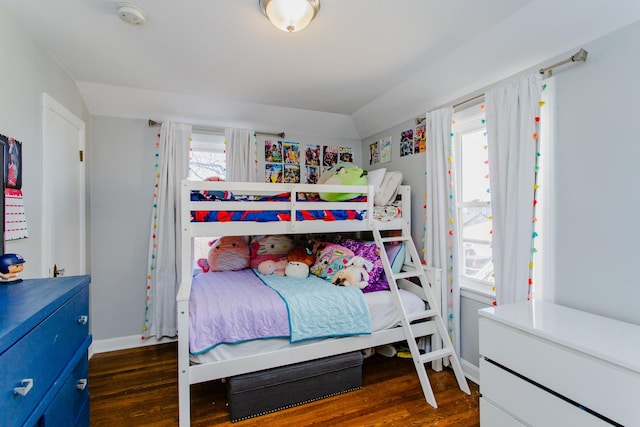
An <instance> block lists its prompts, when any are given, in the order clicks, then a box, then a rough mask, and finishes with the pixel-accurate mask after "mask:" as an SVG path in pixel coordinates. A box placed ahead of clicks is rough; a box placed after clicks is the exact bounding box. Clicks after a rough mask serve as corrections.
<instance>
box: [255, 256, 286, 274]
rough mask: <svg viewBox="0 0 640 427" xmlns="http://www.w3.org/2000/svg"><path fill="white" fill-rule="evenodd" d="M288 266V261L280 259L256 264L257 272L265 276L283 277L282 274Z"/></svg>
mask: <svg viewBox="0 0 640 427" xmlns="http://www.w3.org/2000/svg"><path fill="white" fill-rule="evenodd" d="M288 264H289V261H288V260H287V259H286V258H282V259H281V260H279V261H274V260H271V259H269V260H267V261H262V262H261V263H260V264H258V272H259V273H260V274H264V275H265V276H268V275H270V274H276V275H278V276H284V272H285V270H286V268H287V265H288Z"/></svg>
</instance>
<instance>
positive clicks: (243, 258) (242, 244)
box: [198, 236, 249, 273]
mask: <svg viewBox="0 0 640 427" xmlns="http://www.w3.org/2000/svg"><path fill="white" fill-rule="evenodd" d="M209 245H210V246H211V249H209V254H208V255H207V259H204V258H201V259H199V260H198V266H199V267H200V268H202V271H203V272H205V273H206V272H207V271H209V270H211V271H229V270H242V269H245V268H247V267H249V245H248V244H247V242H246V241H245V238H244V237H242V236H224V237H221V238H219V239H217V240H214V241H212V242H211V243H210V244H209Z"/></svg>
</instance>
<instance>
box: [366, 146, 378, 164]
mask: <svg viewBox="0 0 640 427" xmlns="http://www.w3.org/2000/svg"><path fill="white" fill-rule="evenodd" d="M379 154H380V153H379V147H378V141H375V142H372V143H371V144H369V164H370V165H377V164H378V163H379V162H380V158H379V157H378V156H379Z"/></svg>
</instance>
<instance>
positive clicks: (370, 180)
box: [367, 168, 387, 192]
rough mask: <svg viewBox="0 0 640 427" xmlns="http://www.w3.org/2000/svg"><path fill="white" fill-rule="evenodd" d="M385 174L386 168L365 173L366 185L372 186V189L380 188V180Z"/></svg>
mask: <svg viewBox="0 0 640 427" xmlns="http://www.w3.org/2000/svg"><path fill="white" fill-rule="evenodd" d="M386 172H387V168H380V169H374V170H372V171H367V184H368V185H373V188H374V189H376V192H377V189H378V188H380V186H381V185H382V180H383V179H384V174H385V173H386Z"/></svg>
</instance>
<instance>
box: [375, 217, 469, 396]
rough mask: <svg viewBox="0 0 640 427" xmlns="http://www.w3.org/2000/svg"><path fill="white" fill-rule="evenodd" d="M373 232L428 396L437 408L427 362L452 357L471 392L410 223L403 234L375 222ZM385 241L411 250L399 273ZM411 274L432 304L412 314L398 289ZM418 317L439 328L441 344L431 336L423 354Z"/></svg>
mask: <svg viewBox="0 0 640 427" xmlns="http://www.w3.org/2000/svg"><path fill="white" fill-rule="evenodd" d="M373 236H374V239H375V242H376V245H377V246H378V250H379V252H380V259H381V260H382V264H383V265H384V271H385V273H386V275H387V280H388V282H389V287H390V289H391V294H392V296H393V300H394V302H395V304H396V307H397V309H398V311H399V313H400V319H401V320H400V322H401V326H402V329H403V331H404V335H405V338H406V340H407V343H408V345H409V350H410V351H411V357H412V359H413V363H414V365H415V367H416V371H417V372H418V377H419V378H420V384H421V385H422V391H423V393H424V397H425V399H426V400H427V402H428V403H429V404H430V405H431V406H433V407H434V408H437V407H438V405H437V404H436V398H435V396H434V394H433V390H432V389H431V383H430V382H429V377H428V376H427V368H426V364H427V363H429V362H433V361H437V360H439V359H445V360H446V358H448V359H449V362H450V364H451V368H452V369H453V372H454V373H455V376H456V380H457V381H458V386H459V387H460V390H462V391H464V392H465V393H467V394H471V390H469V384H467V379H466V378H465V376H464V373H463V372H462V367H461V366H460V361H459V360H458V356H457V355H456V352H455V350H454V348H453V343H452V342H451V340H450V339H449V335H448V334H447V330H446V327H445V324H444V320H443V319H442V315H441V314H440V310H439V308H438V307H439V305H438V304H437V302H436V301H435V298H434V296H433V292H431V286H430V285H429V281H428V280H427V276H426V273H425V271H424V268H423V266H422V263H421V262H420V257H419V255H418V251H417V250H416V246H415V244H414V243H413V239H412V238H411V233H410V232H409V227H408V225H407V224H406V223H403V224H402V235H400V236H391V237H382V235H381V234H380V231H379V230H378V228H377V227H376V225H375V224H374V226H373ZM386 242H401V243H404V245H405V250H406V251H407V254H408V258H407V259H406V260H405V265H404V267H403V270H404V271H401V272H400V273H393V271H392V269H391V263H390V262H389V258H388V256H387V252H386V251H385V249H384V243H386ZM409 278H417V279H419V280H420V288H421V289H422V293H423V294H424V295H421V297H422V299H423V300H425V301H426V302H427V303H428V304H429V308H428V309H425V310H424V311H422V312H419V313H412V314H411V315H407V312H406V311H405V309H404V305H403V304H402V300H401V299H400V293H399V290H398V287H399V284H398V281H399V280H402V279H409ZM416 321H430V322H432V323H433V324H434V325H435V328H436V333H435V334H434V336H435V339H437V340H438V341H439V342H441V343H442V346H440V345H437V346H433V342H434V340H432V348H431V349H430V350H431V351H430V352H428V353H425V354H420V351H419V349H418V344H417V343H416V338H419V337H416V336H415V335H414V333H413V331H412V329H411V323H412V322H416ZM434 347H435V349H434Z"/></svg>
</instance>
